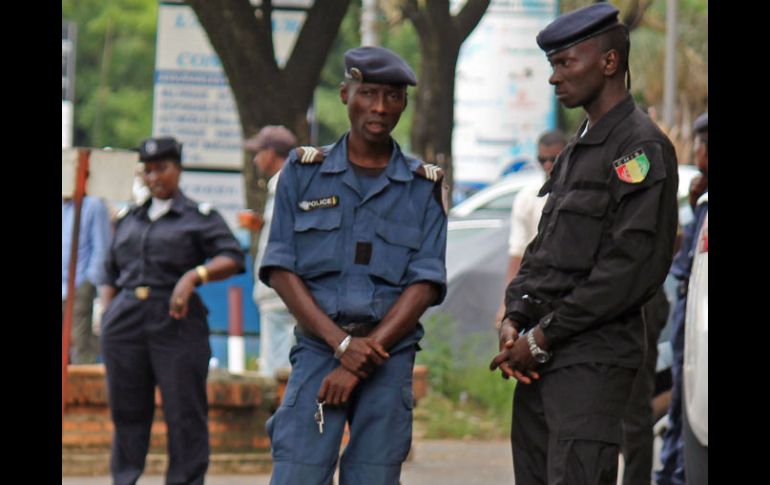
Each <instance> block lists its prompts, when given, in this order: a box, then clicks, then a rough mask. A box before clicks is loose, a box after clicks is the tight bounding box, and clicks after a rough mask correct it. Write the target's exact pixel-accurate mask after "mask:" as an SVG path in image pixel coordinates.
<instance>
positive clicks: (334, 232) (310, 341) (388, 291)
mask: <svg viewBox="0 0 770 485" xmlns="http://www.w3.org/2000/svg"><path fill="white" fill-rule="evenodd" d="M344 59H345V80H344V82H343V83H342V85H341V88H340V98H341V100H342V103H343V104H345V105H346V106H347V111H348V118H349V119H350V131H349V132H348V133H346V134H344V135H343V136H342V137H341V138H340V139H339V140H338V141H337V142H336V143H334V144H333V145H330V146H326V147H323V148H313V147H300V148H297V149H295V150H294V151H293V152H292V154H291V155H290V157H289V159H288V160H287V162H286V164H285V165H284V168H283V171H282V173H281V178H280V180H279V182H278V189H277V192H276V198H275V212H274V218H273V226H272V227H271V231H270V236H269V240H268V245H267V250H266V252H265V255H264V258H263V260H262V265H261V267H260V273H259V276H260V279H261V280H262V281H263V282H265V283H267V284H269V285H270V286H272V287H273V288H275V289H276V291H277V292H278V294H279V295H280V296H281V298H282V299H283V300H284V301H285V302H286V305H287V306H288V308H289V310H290V311H291V312H292V313H293V314H294V316H295V317H296V318H297V322H298V325H297V328H296V329H295V335H296V336H297V344H296V345H295V346H294V347H293V348H292V351H291V356H290V360H291V364H292V372H291V375H290V377H289V382H288V385H287V388H286V393H285V395H284V398H283V401H282V403H281V406H280V407H279V409H278V410H277V411H276V413H275V414H274V415H273V416H272V417H271V418H270V419H269V420H268V422H267V430H268V434H269V436H270V439H271V443H272V456H273V474H272V478H271V482H270V483H271V484H273V485H277V484H284V485H293V484H300V483H301V484H308V485H310V484H319V485H321V484H323V485H327V484H329V483H331V480H332V476H333V474H334V470H335V466H336V463H337V460H338V456H339V449H340V443H341V439H342V434H343V431H344V429H345V424H346V423H348V424H349V425H350V441H349V442H348V445H347V447H346V449H345V452H344V454H343V456H342V458H341V461H340V484H341V485H345V484H349V485H354V484H368V485H378V484H397V483H398V481H399V476H400V473H401V465H402V463H403V461H404V460H405V459H406V456H407V453H408V452H409V448H410V446H411V438H412V406H413V396H412V368H413V366H414V358H415V352H416V351H417V349H418V342H419V340H420V338H421V337H422V335H423V333H424V331H423V327H422V325H421V324H420V323H419V321H418V319H419V317H420V315H422V313H423V312H424V311H425V310H426V309H427V308H428V307H429V306H431V305H436V304H439V303H440V302H441V301H442V300H443V298H444V295H445V293H446V268H445V264H444V262H445V250H446V224H447V219H446V205H445V203H446V197H445V190H443V187H444V185H443V175H442V172H441V170H440V169H439V168H438V167H436V166H435V165H426V164H423V163H421V162H420V161H419V160H417V159H414V158H412V157H409V156H407V155H405V154H404V153H403V152H402V151H401V148H400V147H399V145H398V144H397V143H396V142H395V140H393V139H392V138H391V136H390V133H391V131H392V130H393V128H394V127H395V126H396V124H397V123H398V120H399V118H400V116H401V113H402V112H403V111H404V109H405V108H406V105H407V92H406V89H407V88H406V86H407V85H412V86H413V85H415V84H416V80H415V75H414V72H413V71H412V69H411V68H410V67H409V66H408V65H407V64H406V62H404V60H403V59H401V58H400V57H399V56H398V55H396V54H395V53H394V52H392V51H390V50H388V49H384V48H381V47H359V48H355V49H351V50H349V51H347V52H346V53H345V57H344Z"/></svg>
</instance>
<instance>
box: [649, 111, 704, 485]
mask: <svg viewBox="0 0 770 485" xmlns="http://www.w3.org/2000/svg"><path fill="white" fill-rule="evenodd" d="M708 123H709V118H708V113H703V114H702V115H700V116H698V118H696V120H695V123H693V130H692V131H693V133H694V135H695V144H694V146H693V151H694V154H695V165H696V166H697V167H698V169H699V170H700V171H701V174H700V175H699V176H698V177H697V178H696V179H694V180H693V184H692V185H691V187H690V204H691V205H692V208H693V213H694V215H695V217H694V219H693V221H692V222H690V223H689V224H688V225H687V226H685V227H684V230H683V234H682V246H681V247H680V248H679V251H678V252H677V253H676V256H674V262H673V263H672V264H671V274H672V275H674V277H675V278H676V279H677V280H678V285H677V297H676V303H675V304H674V315H673V320H672V322H671V323H672V328H671V350H672V351H673V362H672V364H671V403H670V405H669V411H668V419H669V426H668V428H667V429H666V432H665V433H664V435H663V445H662V447H661V450H660V462H661V469H660V470H656V471H655V480H656V482H657V484H658V485H684V484H685V483H686V481H687V480H686V474H685V459H684V437H683V435H684V433H683V426H682V425H683V418H684V417H685V416H684V408H683V406H682V402H683V396H682V381H683V369H682V367H683V365H684V335H685V328H684V322H685V310H686V308H687V289H688V286H689V283H690V272H691V270H692V262H693V258H694V257H695V251H696V250H697V246H698V234H699V233H700V229H701V227H702V226H703V221H704V220H705V219H706V214H707V213H708V129H709V128H708V127H709V125H708ZM693 483H698V482H693Z"/></svg>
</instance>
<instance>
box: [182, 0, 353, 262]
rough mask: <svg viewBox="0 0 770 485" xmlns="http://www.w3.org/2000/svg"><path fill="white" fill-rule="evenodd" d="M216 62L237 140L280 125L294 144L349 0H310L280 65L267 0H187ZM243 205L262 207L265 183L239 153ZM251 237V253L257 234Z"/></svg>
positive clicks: (303, 134) (305, 135)
mask: <svg viewBox="0 0 770 485" xmlns="http://www.w3.org/2000/svg"><path fill="white" fill-rule="evenodd" d="M187 3H188V4H189V5H190V7H192V9H193V11H194V12H195V14H196V16H197V17H198V21H199V22H200V24H201V26H202V27H203V29H204V30H205V31H206V34H207V35H208V38H209V41H210V42H211V45H212V47H213V48H214V50H215V51H216V53H217V55H218V56H219V59H220V61H221V62H222V67H223V69H224V71H225V74H226V75H227V79H228V81H229V84H230V89H231V90H232V92H233V97H234V98H235V105H236V107H237V109H238V115H239V117H240V120H241V129H242V132H243V138H244V139H245V138H248V137H251V136H253V135H254V134H256V133H257V132H258V131H259V130H260V129H261V128H262V127H263V126H266V125H284V126H286V127H287V128H288V129H290V130H291V131H292V132H294V134H295V135H296V136H297V139H298V140H299V143H300V144H301V145H302V144H307V143H308V142H309V141H310V132H309V126H308V121H307V111H308V108H309V107H310V104H311V103H312V101H313V93H314V92H315V88H316V86H317V85H318V82H319V80H320V77H321V69H322V68H323V66H324V63H325V62H326V56H327V54H328V53H329V50H330V49H331V46H332V43H333V42H334V39H335V38H336V37H337V32H338V31H339V28H340V24H341V23H342V19H343V17H344V16H345V13H346V12H347V10H348V6H349V4H350V0H323V1H320V0H319V1H316V2H315V3H314V4H313V6H312V7H311V8H310V9H309V10H308V12H307V16H306V17H305V22H304V24H303V25H302V30H301V31H300V33H299V35H298V37H297V41H296V43H295V45H294V49H293V50H292V53H291V57H289V60H288V61H287V62H286V66H285V67H284V68H283V69H281V68H279V67H278V64H277V63H276V60H275V52H274V49H273V35H272V22H271V18H272V11H273V7H272V2H271V1H270V0H263V1H262V6H261V7H258V8H255V7H253V6H252V5H251V4H250V3H249V0H189V1H188V2H187ZM243 175H244V183H245V185H246V187H245V189H246V190H245V192H246V207H248V208H250V209H254V210H257V211H260V212H261V211H262V210H263V208H264V203H265V196H266V189H267V183H266V182H267V181H266V180H265V179H264V177H262V176H260V175H259V174H258V173H257V170H256V167H255V166H254V164H253V163H251V154H247V153H246V152H244V161H243ZM254 236H255V237H252V241H251V253H252V254H256V245H257V237H256V236H257V235H256V234H255V235H254Z"/></svg>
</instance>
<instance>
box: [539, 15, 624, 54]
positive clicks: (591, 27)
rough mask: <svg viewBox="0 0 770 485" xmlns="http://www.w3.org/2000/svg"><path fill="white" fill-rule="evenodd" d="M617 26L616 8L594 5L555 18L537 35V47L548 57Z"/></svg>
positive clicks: (618, 22)
mask: <svg viewBox="0 0 770 485" xmlns="http://www.w3.org/2000/svg"><path fill="white" fill-rule="evenodd" d="M619 26H623V24H622V23H621V22H620V21H619V20H618V9H617V8H615V7H613V6H612V5H610V4H609V3H594V4H591V5H589V6H587V7H583V8H579V9H577V10H574V11H572V12H569V13H566V14H564V15H561V16H560V17H557V18H556V20H554V21H553V22H551V23H550V24H548V26H546V28H544V29H543V30H541V31H540V33H538V34H537V45H539V46H540V48H541V49H542V50H544V51H545V55H546V56H550V55H551V54H555V53H556V52H559V51H561V50H564V49H567V48H568V47H572V46H573V45H575V44H578V43H580V42H583V41H584V40H587V39H590V38H591V37H594V36H596V35H599V34H602V33H604V32H607V31H608V30H611V29H614V28H616V27H619Z"/></svg>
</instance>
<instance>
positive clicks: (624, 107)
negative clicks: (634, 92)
mask: <svg viewBox="0 0 770 485" xmlns="http://www.w3.org/2000/svg"><path fill="white" fill-rule="evenodd" d="M634 108H636V105H635V104H634V99H633V98H632V97H631V95H630V94H628V95H626V97H625V98H624V99H623V100H622V101H620V102H619V103H618V104H616V105H615V106H613V107H612V109H610V110H609V111H607V113H605V114H604V116H602V117H601V118H600V119H599V121H598V122H597V123H596V124H595V125H594V126H592V127H591V129H590V130H588V133H586V134H585V135H584V136H582V138H581V137H578V139H577V143H578V144H582V145H601V144H602V143H604V141H605V140H606V139H607V136H609V134H610V132H611V131H612V129H613V128H615V126H617V124H618V122H619V121H621V120H622V119H624V118H625V117H626V116H628V115H629V114H631V112H632V111H633V110H634ZM587 125H588V119H587V118H586V120H585V121H583V123H582V124H581V125H580V128H578V131H577V132H578V133H583V130H585V128H586V126H587Z"/></svg>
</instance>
